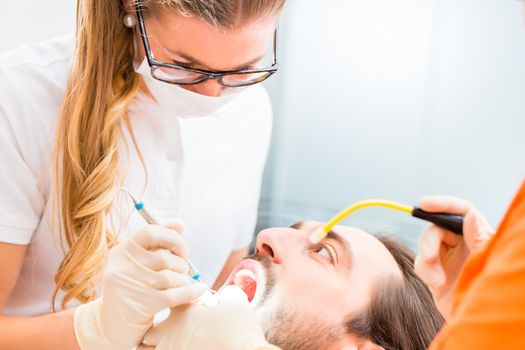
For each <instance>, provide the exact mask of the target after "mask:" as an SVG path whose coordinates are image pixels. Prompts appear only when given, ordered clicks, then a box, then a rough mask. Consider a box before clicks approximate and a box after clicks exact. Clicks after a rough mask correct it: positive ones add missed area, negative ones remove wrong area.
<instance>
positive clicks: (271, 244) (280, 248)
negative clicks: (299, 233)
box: [257, 228, 294, 264]
mask: <svg viewBox="0 0 525 350" xmlns="http://www.w3.org/2000/svg"><path fill="white" fill-rule="evenodd" d="M285 231H286V232H285ZM290 231H291V230H290V229H284V228H283V229H278V228H277V229H276V228H272V229H267V230H264V231H262V232H261V233H259V235H258V236H257V254H259V255H261V256H268V257H269V258H271V259H272V261H273V263H275V264H281V263H282V261H283V258H285V255H286V254H287V252H288V253H291V251H292V249H291V248H292V247H290V245H291V244H292V242H293V237H292V236H293V234H294V233H293V232H290Z"/></svg>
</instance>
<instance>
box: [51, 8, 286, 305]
mask: <svg viewBox="0 0 525 350" xmlns="http://www.w3.org/2000/svg"><path fill="white" fill-rule="evenodd" d="M284 2H285V0H144V1H141V5H144V6H145V7H147V6H149V5H162V6H167V7H172V8H176V9H178V10H179V11H180V12H181V13H183V14H188V15H195V16H198V17H199V18H202V19H204V20H206V21H207V22H209V23H211V24H213V25H215V26H217V27H222V28H232V27H234V26H236V25H239V24H241V23H245V22H247V21H249V20H252V19H255V18H257V17H259V16H262V15H265V14H271V13H272V12H278V11H279V10H280V9H281V8H282V7H283V5H284ZM124 15H125V11H124V8H123V6H122V4H121V3H120V1H119V0H77V32H76V47H75V53H74V59H73V62H72V67H71V69H70V75H69V79H68V82H67V85H66V91H65V98H64V102H63V105H62V109H61V112H60V118H59V122H58V128H57V138H56V147H55V154H54V159H55V194H56V203H57V204H58V210H59V216H60V219H61V220H60V221H61V226H60V230H59V231H60V241H61V243H63V241H64V239H65V242H66V243H67V249H65V252H64V253H65V257H64V259H63V261H62V263H61V265H60V267H59V269H58V271H57V272H56V274H55V283H56V285H55V290H54V293H53V297H52V305H53V309H54V303H55V300H56V298H57V294H58V291H60V290H63V291H64V292H65V296H64V298H63V300H62V303H61V307H62V308H65V307H66V305H67V303H68V302H70V301H71V300H73V299H76V300H78V301H79V302H81V303H85V302H88V301H91V300H93V299H94V298H95V297H96V288H97V286H98V285H99V283H100V277H101V271H102V269H103V266H104V264H105V261H106V256H107V253H108V251H109V248H111V246H113V245H114V244H116V242H117V238H116V236H115V235H114V234H113V233H112V232H111V230H110V229H109V228H108V227H107V226H106V217H107V215H108V214H109V212H110V209H111V206H112V203H113V200H114V198H115V196H116V193H117V189H118V176H119V169H118V166H119V141H120V140H121V137H122V135H123V130H124V128H127V129H128V130H129V131H130V132H131V126H130V122H129V120H128V106H129V103H130V102H131V101H132V100H133V98H134V97H135V95H136V93H137V92H138V91H139V89H140V86H141V80H140V78H139V75H137V74H135V72H134V68H133V58H134V55H135V51H134V47H133V40H134V39H133V35H134V33H133V31H132V30H129V29H128V28H126V27H125V26H124V25H123V24H122V18H123V17H124ZM131 135H132V139H133V143H135V140H134V138H133V134H132V132H131ZM134 146H135V148H137V147H136V144H134ZM139 156H140V154H139ZM62 245H63V244H62Z"/></svg>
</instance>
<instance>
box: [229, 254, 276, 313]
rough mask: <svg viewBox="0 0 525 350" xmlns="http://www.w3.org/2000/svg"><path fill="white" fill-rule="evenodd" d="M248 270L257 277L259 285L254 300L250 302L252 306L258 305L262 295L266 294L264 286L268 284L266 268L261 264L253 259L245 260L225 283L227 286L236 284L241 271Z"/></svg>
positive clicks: (256, 280) (234, 269)
mask: <svg viewBox="0 0 525 350" xmlns="http://www.w3.org/2000/svg"><path fill="white" fill-rule="evenodd" d="M243 270H248V271H249V272H251V273H252V274H253V275H254V276H255V282H256V283H257V287H256V289H255V296H254V298H253V300H252V301H251V302H250V303H251V304H252V305H256V304H257V301H258V300H259V299H260V297H261V296H262V294H263V293H264V286H265V282H266V276H265V273H264V268H263V266H262V264H261V263H260V262H258V261H257V260H253V259H244V260H242V261H241V262H240V263H238V264H237V265H236V266H235V267H234V268H233V270H232V272H231V273H230V275H229V276H228V278H227V279H226V283H224V285H225V286H230V285H234V284H235V277H236V276H237V274H238V273H239V272H240V271H243Z"/></svg>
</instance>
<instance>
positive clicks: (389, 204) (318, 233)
mask: <svg viewBox="0 0 525 350" xmlns="http://www.w3.org/2000/svg"><path fill="white" fill-rule="evenodd" d="M367 207H384V208H390V209H394V210H399V211H402V212H405V213H408V214H412V211H413V210H414V207H411V206H409V205H405V204H401V203H397V202H393V201H389V200H384V199H367V200H364V201H360V202H356V203H354V204H352V205H350V206H348V207H346V208H345V209H343V210H342V211H340V212H339V213H337V214H336V215H335V216H334V217H333V218H332V219H330V221H328V222H327V223H326V224H325V225H324V226H321V227H320V228H318V229H317V230H315V231H314V232H313V233H312V234H311V235H310V237H309V238H310V241H311V242H312V243H314V244H317V243H319V242H320V241H322V240H323V239H324V238H325V237H326V235H327V234H328V232H330V231H331V230H332V229H333V228H334V226H335V225H337V224H338V223H340V222H341V221H343V220H344V219H345V218H346V217H347V216H348V215H350V214H352V213H353V212H356V211H358V210H359V209H363V208H367Z"/></svg>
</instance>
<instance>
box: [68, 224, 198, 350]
mask: <svg viewBox="0 0 525 350" xmlns="http://www.w3.org/2000/svg"><path fill="white" fill-rule="evenodd" d="M180 226H181V225H180V224H176V223H171V224H169V225H166V227H160V226H154V225H150V226H147V227H146V228H145V229H143V230H141V231H139V232H137V233H135V234H134V235H132V236H131V237H130V238H128V239H127V240H126V241H124V242H122V243H120V244H119V245H117V246H115V247H114V248H112V249H111V250H110V252H109V254H108V260H107V264H106V268H105V270H104V276H103V290H102V296H101V297H100V298H99V299H97V300H95V301H93V302H90V303H87V304H84V305H81V306H80V307H79V308H78V309H77V310H76V311H75V321H74V326H75V334H76V337H77V340H78V343H79V345H80V348H81V349H82V350H102V349H109V350H130V349H132V348H134V347H135V346H136V345H137V344H140V342H141V341H142V338H143V336H144V334H145V333H146V332H147V331H148V329H149V328H150V327H151V326H152V323H153V316H154V315H155V313H157V312H158V311H160V310H162V309H165V308H169V307H176V306H180V305H183V304H186V303H189V302H191V301H193V300H195V299H196V298H198V297H199V296H201V295H202V294H203V293H204V292H205V291H206V289H207V288H206V286H204V285H202V284H196V283H192V280H191V278H190V277H189V276H188V264H187V262H186V260H185V259H184V258H186V257H187V254H188V249H187V247H186V244H185V243H184V241H183V240H182V237H181V236H180V234H179V233H178V232H177V231H176V230H175V229H177V228H179V231H180V229H181V227H180Z"/></svg>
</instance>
